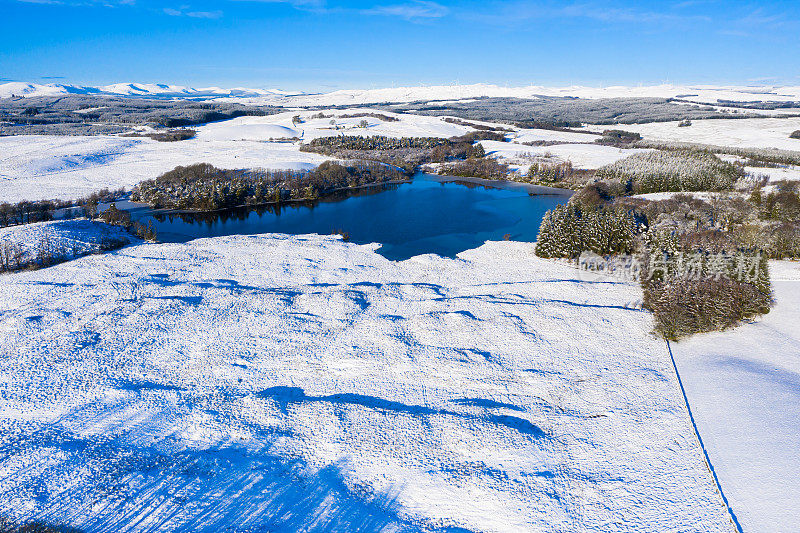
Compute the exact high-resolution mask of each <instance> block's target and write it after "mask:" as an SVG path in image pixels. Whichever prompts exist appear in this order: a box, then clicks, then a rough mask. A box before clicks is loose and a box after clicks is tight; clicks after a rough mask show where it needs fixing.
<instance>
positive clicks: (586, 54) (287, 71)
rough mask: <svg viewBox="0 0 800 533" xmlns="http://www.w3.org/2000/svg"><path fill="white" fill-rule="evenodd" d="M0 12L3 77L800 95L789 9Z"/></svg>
mask: <svg viewBox="0 0 800 533" xmlns="http://www.w3.org/2000/svg"><path fill="white" fill-rule="evenodd" d="M0 13H2V15H3V19H4V21H5V23H4V24H3V31H2V32H0V78H3V80H5V81H8V80H19V81H31V82H37V83H46V82H54V83H59V82H65V83H66V82H69V83H79V84H107V83H112V82H122V81H140V82H165V83H176V84H183V85H191V86H207V85H219V86H223V87H231V86H248V87H269V88H272V87H277V88H284V89H291V90H297V89H302V90H322V91H325V90H334V89H339V88H370V87H385V86H392V85H419V84H441V83H445V84H450V83H462V84H466V83H477V82H487V83H497V84H501V85H527V84H537V85H571V84H586V85H609V84H640V83H641V84H651V83H661V82H672V83H680V82H694V83H739V84H759V83H760V84H774V83H780V84H795V85H797V84H800V37H798V36H799V35H800V2H798V0H791V1H781V0H778V1H771V2H763V3H759V2H744V1H714V0H687V1H675V2H650V1H640V2H631V1H617V0H605V1H595V0H585V1H580V0H579V1H577V2H569V1H567V2H556V1H533V0H467V1H460V2H448V1H446V0H441V1H433V0H364V1H359V2H344V1H336V0H26V1H20V0H0Z"/></svg>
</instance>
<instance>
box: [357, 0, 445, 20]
mask: <svg viewBox="0 0 800 533" xmlns="http://www.w3.org/2000/svg"><path fill="white" fill-rule="evenodd" d="M449 12H450V10H449V9H448V8H447V7H446V6H443V5H441V4H437V3H436V2H431V1H428V0H414V1H412V2H407V3H405V4H394V5H385V6H375V7H373V8H371V9H366V10H364V11H362V13H364V14H366V15H385V16H392V17H401V18H404V19H406V20H419V19H435V18H441V17H444V16H445V15H447V14H448V13H449Z"/></svg>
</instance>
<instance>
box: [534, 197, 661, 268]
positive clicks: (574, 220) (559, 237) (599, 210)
mask: <svg viewBox="0 0 800 533" xmlns="http://www.w3.org/2000/svg"><path fill="white" fill-rule="evenodd" d="M644 223H645V220H644V219H643V217H641V216H639V215H638V214H637V213H636V212H635V211H634V210H632V209H625V208H622V207H612V206H600V207H593V206H586V205H583V204H581V203H579V202H568V203H567V204H564V205H558V206H556V207H555V209H552V210H550V211H548V212H547V213H546V214H545V216H544V218H543V219H542V223H541V225H540V226H539V237H538V238H537V241H536V255H538V256H539V257H566V258H570V259H577V258H578V257H579V256H580V255H581V254H582V253H584V252H587V251H591V252H593V253H595V254H598V255H610V254H630V253H633V251H634V248H635V239H636V237H637V236H638V235H639V234H640V233H641V231H642V227H643V226H644Z"/></svg>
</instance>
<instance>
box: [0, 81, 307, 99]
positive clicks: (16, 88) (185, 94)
mask: <svg viewBox="0 0 800 533" xmlns="http://www.w3.org/2000/svg"><path fill="white" fill-rule="evenodd" d="M67 94H87V95H106V96H124V97H138V98H179V99H182V98H186V99H216V98H222V97H227V98H254V97H260V98H268V97H273V98H278V99H279V98H281V97H284V96H286V95H291V94H296V93H286V92H283V91H277V90H275V91H272V90H266V89H246V88H233V89H222V88H220V87H206V88H200V89H195V88H192V87H184V86H181V85H167V84H163V83H115V84H112V85H104V86H98V87H93V86H81V85H66V84H59V83H50V84H46V85H43V84H37V83H23V82H10V83H4V84H1V85H0V98H10V97H12V96H13V97H19V96H22V97H33V96H59V95H67Z"/></svg>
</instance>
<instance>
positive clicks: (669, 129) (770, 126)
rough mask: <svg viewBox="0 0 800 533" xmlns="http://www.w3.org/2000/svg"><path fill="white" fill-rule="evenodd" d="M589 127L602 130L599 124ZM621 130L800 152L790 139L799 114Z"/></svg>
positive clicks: (799, 144) (645, 135)
mask: <svg viewBox="0 0 800 533" xmlns="http://www.w3.org/2000/svg"><path fill="white" fill-rule="evenodd" d="M587 129H588V130H590V131H595V130H598V128H597V127H596V126H590V127H588V128H587ZM619 129H623V130H626V131H633V132H636V133H640V134H641V135H642V137H643V138H644V139H646V140H659V141H677V142H692V143H701V144H712V145H717V146H733V147H737V148H780V149H782V150H797V151H800V139H790V138H789V135H790V134H791V133H792V132H793V131H796V130H800V118H797V117H790V118H740V119H708V120H695V121H693V122H692V125H691V126H688V127H683V128H680V127H678V123H677V122H652V123H649V124H624V125H620V126H619ZM598 131H599V130H598Z"/></svg>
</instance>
